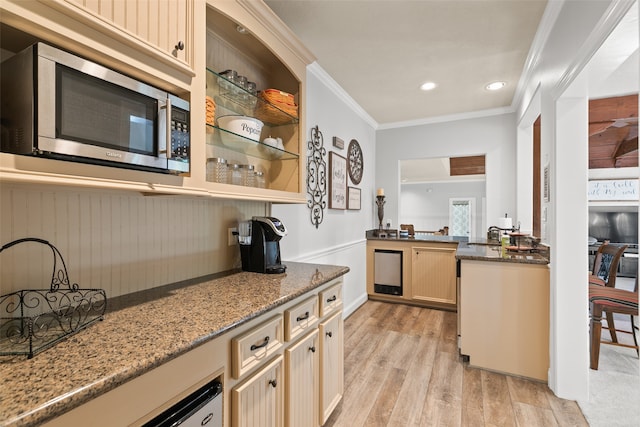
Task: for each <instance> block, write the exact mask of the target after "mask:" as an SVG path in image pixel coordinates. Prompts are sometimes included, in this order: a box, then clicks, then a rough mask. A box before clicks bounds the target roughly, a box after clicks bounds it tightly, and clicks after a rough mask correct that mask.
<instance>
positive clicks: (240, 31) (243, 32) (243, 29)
mask: <svg viewBox="0 0 640 427" xmlns="http://www.w3.org/2000/svg"><path fill="white" fill-rule="evenodd" d="M236 31H237V32H239V33H240V34H247V29H246V28H245V27H243V26H242V25H238V26H237V27H236Z"/></svg>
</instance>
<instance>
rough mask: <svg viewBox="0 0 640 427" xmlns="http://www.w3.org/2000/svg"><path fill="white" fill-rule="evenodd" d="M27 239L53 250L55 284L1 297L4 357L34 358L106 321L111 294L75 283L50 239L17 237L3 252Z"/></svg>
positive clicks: (1, 352) (0, 351)
mask: <svg viewBox="0 0 640 427" xmlns="http://www.w3.org/2000/svg"><path fill="white" fill-rule="evenodd" d="M26 242H34V243H40V244H43V245H46V246H48V247H49V248H50V249H51V252H52V253H53V273H52V275H51V285H50V287H49V289H22V290H19V291H15V292H11V293H8V294H5V295H2V296H0V356H7V355H26V356H27V358H29V359H31V358H32V357H33V356H34V355H36V354H37V353H40V352H42V351H44V350H46V349H48V348H50V347H52V346H53V345H55V344H57V343H58V342H60V341H62V340H64V339H66V338H68V337H70V336H71V335H73V334H75V333H77V332H78V331H80V330H82V329H83V328H86V327H87V326H89V325H91V324H92V323H94V322H96V321H98V320H102V319H103V318H104V313H105V311H106V309H107V294H106V292H105V291H104V290H103V289H80V287H79V286H78V284H77V283H73V284H72V283H71V282H70V281H69V276H68V274H67V267H66V264H65V262H64V259H63V257H62V254H60V251H58V249H57V248H56V247H55V246H53V245H52V244H51V243H49V242H48V241H46V240H42V239H37V238H32V237H29V238H24V239H19V240H15V241H13V242H10V243H7V244H6V245H4V246H2V248H0V253H1V252H3V251H4V250H6V249H9V248H11V247H13V246H15V245H17V244H20V243H26Z"/></svg>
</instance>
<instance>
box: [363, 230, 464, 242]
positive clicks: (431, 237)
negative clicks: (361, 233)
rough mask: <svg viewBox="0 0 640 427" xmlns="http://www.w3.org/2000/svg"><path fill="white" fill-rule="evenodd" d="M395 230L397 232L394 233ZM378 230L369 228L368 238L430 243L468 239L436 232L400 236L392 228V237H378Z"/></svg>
mask: <svg viewBox="0 0 640 427" xmlns="http://www.w3.org/2000/svg"><path fill="white" fill-rule="evenodd" d="M393 232H395V234H394V233H393ZM377 233H378V230H367V232H366V237H367V240H385V241H390V242H430V243H436V242H438V243H459V242H466V241H467V240H468V239H467V238H466V237H461V236H442V235H436V234H426V233H416V234H415V235H414V236H411V237H399V235H398V233H397V230H392V233H390V237H378V234H377Z"/></svg>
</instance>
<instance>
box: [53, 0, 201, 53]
mask: <svg viewBox="0 0 640 427" xmlns="http://www.w3.org/2000/svg"><path fill="white" fill-rule="evenodd" d="M52 6H54V7H56V6H57V7H58V8H59V9H62V10H63V11H65V12H68V13H72V14H73V15H74V16H75V17H82V14H83V13H84V14H86V16H84V19H83V20H84V21H86V23H88V24H89V25H92V26H94V27H97V28H100V29H108V30H109V31H111V32H113V33H114V35H120V36H121V38H124V39H127V38H131V36H133V38H132V39H138V40H139V41H141V42H142V43H141V45H144V46H146V47H147V48H151V50H155V51H156V52H157V53H160V54H161V56H164V57H166V58H169V57H172V58H175V59H177V60H178V61H179V62H182V63H185V64H188V65H192V64H191V52H192V49H193V47H192V41H191V35H190V34H191V31H192V30H193V28H192V27H193V22H192V13H193V0H171V1H148V0H127V1H110V2H94V1H87V0H56V1H55V2H54V3H52Z"/></svg>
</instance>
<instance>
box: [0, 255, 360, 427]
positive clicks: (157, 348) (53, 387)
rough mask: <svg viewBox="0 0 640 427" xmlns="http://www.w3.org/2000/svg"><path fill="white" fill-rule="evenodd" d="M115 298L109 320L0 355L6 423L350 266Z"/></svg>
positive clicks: (302, 266)
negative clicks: (30, 353) (42, 346)
mask: <svg viewBox="0 0 640 427" xmlns="http://www.w3.org/2000/svg"><path fill="white" fill-rule="evenodd" d="M284 264H286V265H287V271H286V273H284V274H274V275H269V274H258V273H249V272H237V273H234V274H230V275H225V276H223V277H218V278H215V279H210V280H204V281H202V280H200V281H199V280H197V279H194V280H191V281H188V282H183V283H180V284H174V285H167V286H163V287H159V288H156V289H152V290H149V291H142V292H137V293H134V294H129V295H125V296H123V297H118V298H114V299H112V300H108V302H107V313H106V314H105V318H104V320H103V321H100V322H97V323H94V324H93V325H91V326H89V327H88V328H86V329H84V330H82V331H80V332H78V333H77V334H75V335H72V336H71V337H70V338H68V339H67V340H65V341H62V342H60V343H58V344H56V345H55V346H54V347H52V348H50V349H48V350H45V351H43V352H42V353H39V354H37V355H35V356H34V357H33V358H32V359H26V356H13V357H7V356H3V357H0V381H1V383H2V385H1V386H0V426H12V427H13V426H35V425H39V424H41V423H43V422H45V421H47V420H50V419H52V418H55V417H56V416H59V415H61V414H63V413H65V412H67V411H69V410H71V409H73V408H75V407H77V406H80V405H82V404H83V403H86V402H88V401H89V400H91V399H93V398H95V397H97V396H99V395H101V394H103V393H106V392H107V391H109V390H112V389H114V388H116V387H118V386H119V385H122V384H123V383H125V382H127V381H129V380H132V379H134V378H136V377H138V376H140V375H142V374H144V373H146V372H149V371H150V370H152V369H154V368H156V367H158V366H160V365H162V364H164V363H166V362H168V361H170V360H172V359H174V358H176V357H177V356H180V355H182V354H184V353H186V352H188V351H190V350H192V349H194V348H195V347H197V346H199V345H201V344H203V343H205V342H207V341H209V340H212V339H214V338H216V337H217V336H220V335H221V334H223V333H225V332H227V331H229V330H231V329H234V328H235V327H237V326H239V325H241V324H243V323H245V322H248V321H249V320H251V319H254V318H256V317H258V316H260V315H261V314H263V313H265V312H267V311H269V310H271V309H273V308H276V307H278V306H280V305H282V304H285V303H286V302H288V301H291V300H293V299H295V298H296V297H298V296H300V295H303V294H305V293H306V292H309V291H311V290H313V289H315V288H317V287H319V286H321V285H323V284H325V283H327V282H329V281H331V280H333V279H335V278H338V277H340V276H342V275H344V274H346V273H347V272H348V271H349V268H348V267H343V266H334V265H320V264H306V263H295V262H286V261H285V262H284Z"/></svg>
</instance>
